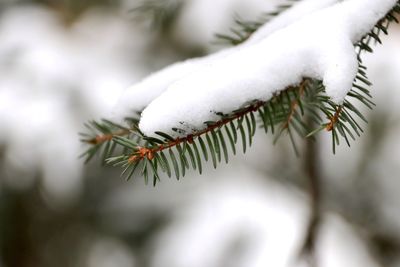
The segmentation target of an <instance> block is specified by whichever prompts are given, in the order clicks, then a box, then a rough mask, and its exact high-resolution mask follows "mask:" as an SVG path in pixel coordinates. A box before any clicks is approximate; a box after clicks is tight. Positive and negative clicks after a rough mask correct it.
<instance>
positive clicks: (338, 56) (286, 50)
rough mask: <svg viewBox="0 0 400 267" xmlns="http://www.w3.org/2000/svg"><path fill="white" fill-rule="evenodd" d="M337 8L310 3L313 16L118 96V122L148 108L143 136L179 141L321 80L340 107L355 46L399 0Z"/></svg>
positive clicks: (354, 66) (353, 68) (363, 0)
mask: <svg viewBox="0 0 400 267" xmlns="http://www.w3.org/2000/svg"><path fill="white" fill-rule="evenodd" d="M303 2H305V3H307V2H308V1H303ZM311 2H314V3H315V5H317V6H321V5H322V6H323V7H324V5H323V4H321V2H325V3H330V2H332V1H320V0H319V1H311ZM317 2H318V4H317ZM334 2H337V3H335V4H332V5H331V6H329V7H325V8H322V9H320V10H318V11H316V12H312V11H314V10H313V9H312V7H313V5H309V4H308V5H309V8H310V9H311V14H307V13H308V12H304V10H303V9H301V8H299V10H302V11H303V14H302V15H304V16H303V17H301V18H300V19H298V20H295V21H293V22H291V23H285V22H286V21H284V22H283V23H282V24H281V25H282V26H283V27H280V28H277V29H275V30H274V31H272V32H269V31H265V30H264V29H263V28H260V29H259V30H258V32H260V34H258V32H256V33H255V36H256V37H257V38H256V40H255V41H253V40H252V39H250V40H248V41H247V42H249V44H247V43H244V44H243V45H241V46H238V47H235V48H231V49H228V50H226V51H222V52H219V53H217V54H215V55H211V56H208V57H205V58H204V59H201V58H200V59H194V60H189V61H185V62H182V63H176V64H174V65H172V66H171V67H168V68H166V69H164V70H162V71H161V72H159V73H156V74H153V75H151V76H150V77H149V78H147V79H145V80H144V81H143V82H141V83H139V84H138V85H136V86H133V87H131V88H129V89H128V90H127V92H126V93H125V94H124V95H122V96H121V101H120V102H119V103H118V104H117V114H116V116H117V117H120V118H121V117H124V116H127V115H129V114H126V113H124V112H126V111H129V110H141V109H142V108H144V110H143V112H142V117H141V120H140V123H139V127H140V129H141V130H142V132H143V133H144V134H145V135H148V136H154V133H155V132H156V131H161V132H165V133H168V134H170V135H172V136H176V135H177V132H176V131H173V130H172V129H173V128H176V127H179V128H181V129H183V130H184V132H185V134H187V133H191V132H196V131H199V130H202V129H204V128H205V127H206V124H204V122H206V121H217V120H218V119H219V115H218V114H220V113H223V114H229V113H230V112H232V111H234V110H237V109H240V108H241V107H243V106H245V105H246V104H248V103H250V102H252V101H254V100H261V101H268V100H269V99H271V97H272V96H273V95H274V94H277V93H279V92H280V91H282V90H284V89H286V88H288V87H289V86H293V85H298V84H299V83H300V82H301V81H302V79H303V78H313V79H317V80H322V81H323V84H324V86H325V89H326V93H327V95H328V96H329V97H330V98H331V99H332V101H334V102H335V103H337V104H340V103H342V102H343V100H344V97H345V96H346V95H347V93H348V92H349V91H350V89H351V88H352V84H353V81H354V79H355V77H356V74H357V70H358V61H357V55H356V52H355V49H354V44H355V43H357V42H358V41H360V39H361V38H362V37H363V36H364V35H366V34H367V33H368V32H369V31H370V30H371V29H372V28H373V26H374V25H375V24H376V23H377V22H378V21H379V20H380V19H381V18H383V17H384V16H385V15H386V13H387V12H389V11H390V9H391V8H393V6H394V5H395V4H396V2H397V1H396V0H347V1H334ZM304 13H306V14H304ZM290 19H291V18H290V17H289V18H288V20H290ZM286 24H288V25H286ZM264 27H265V28H268V24H266V25H265V26H264ZM264 31H265V32H264ZM260 35H264V36H260ZM118 112H119V113H120V114H118Z"/></svg>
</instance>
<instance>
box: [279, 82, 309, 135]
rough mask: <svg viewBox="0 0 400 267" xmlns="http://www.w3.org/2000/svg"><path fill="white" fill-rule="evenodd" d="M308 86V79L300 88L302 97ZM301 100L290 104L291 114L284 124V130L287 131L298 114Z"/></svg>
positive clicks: (295, 100)
mask: <svg viewBox="0 0 400 267" xmlns="http://www.w3.org/2000/svg"><path fill="white" fill-rule="evenodd" d="M306 85H307V79H304V80H303V81H302V82H301V84H300V86H299V94H300V97H301V96H302V95H303V94H304V91H305V88H306ZM299 105H300V104H299V100H298V99H297V98H295V99H294V100H293V101H292V102H291V104H290V112H289V116H288V118H287V120H286V122H285V123H284V124H283V126H282V129H287V128H288V127H289V124H290V122H291V121H292V120H293V116H294V114H295V112H296V109H297V107H298V106H299Z"/></svg>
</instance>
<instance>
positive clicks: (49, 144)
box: [0, 5, 146, 200]
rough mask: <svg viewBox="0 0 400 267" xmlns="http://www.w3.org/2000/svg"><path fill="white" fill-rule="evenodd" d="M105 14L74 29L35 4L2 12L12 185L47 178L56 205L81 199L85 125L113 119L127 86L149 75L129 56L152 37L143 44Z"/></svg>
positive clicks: (1, 79)
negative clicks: (78, 196) (109, 116)
mask: <svg viewBox="0 0 400 267" xmlns="http://www.w3.org/2000/svg"><path fill="white" fill-rule="evenodd" d="M98 12H99V11H95V10H93V11H89V12H88V13H86V14H85V15H84V16H82V17H81V18H80V19H79V21H76V22H75V23H74V24H73V25H70V26H68V27H67V26H65V25H64V24H63V23H62V21H61V19H60V18H59V16H58V15H57V14H56V13H54V12H52V11H51V10H48V9H46V8H43V7H38V6H34V5H25V6H24V5H22V6H19V7H14V8H9V9H6V10H4V12H3V13H2V16H1V18H0V39H1V42H0V146H1V147H3V148H4V151H3V153H4V159H5V164H4V169H3V170H4V171H5V172H6V173H7V174H8V175H6V177H5V179H4V182H6V183H7V184H8V185H12V186H14V187H18V188H24V187H26V186H29V185H30V184H31V183H32V181H33V179H34V178H35V176H36V175H37V173H40V174H42V176H41V177H42V186H43V192H45V193H46V194H47V196H48V197H49V199H53V198H57V199H60V200H68V199H73V196H76V194H77V193H78V192H79V189H80V187H81V176H82V171H83V163H82V160H81V159H79V155H80V154H81V153H82V146H81V144H80V142H79V136H78V134H77V133H78V132H80V131H82V124H83V122H85V121H86V120H88V119H90V118H93V117H103V116H106V114H109V113H110V112H111V108H112V106H113V105H114V104H115V102H116V100H117V99H118V96H119V95H120V93H121V88H124V87H125V86H127V85H128V84H129V83H131V81H132V80H135V79H137V77H134V75H133V74H134V73H141V72H143V71H142V70H141V69H140V71H136V70H133V68H132V63H133V62H134V60H135V58H134V57H132V58H129V57H127V56H126V55H127V54H129V53H130V51H131V50H132V49H133V48H134V49H139V48H140V47H141V46H142V44H141V42H144V41H142V40H145V39H146V38H144V37H143V38H135V37H134V36H135V30H134V28H133V30H132V26H131V24H130V22H129V21H127V20H124V18H123V17H122V16H113V15H112V14H110V13H108V15H107V14H102V13H101V14H99V13H98ZM105 32H106V34H104V33H105ZM135 39H137V40H140V41H134V40H135Z"/></svg>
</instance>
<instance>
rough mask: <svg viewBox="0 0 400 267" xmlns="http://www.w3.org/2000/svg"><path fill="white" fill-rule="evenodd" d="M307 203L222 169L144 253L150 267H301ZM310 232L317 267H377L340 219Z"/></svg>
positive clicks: (255, 177)
mask: <svg viewBox="0 0 400 267" xmlns="http://www.w3.org/2000/svg"><path fill="white" fill-rule="evenodd" d="M308 207H309V204H308V201H307V198H306V197H304V195H302V194H300V193H299V192H298V191H297V190H294V189H293V190H290V189H289V188H288V187H285V186H283V185H281V184H278V183H276V182H273V181H272V180H269V179H265V177H264V176H263V175H260V174H257V173H256V172H254V171H251V170H249V169H241V170H239V169H235V168H234V169H230V171H226V172H224V173H223V174H222V175H220V176H219V179H218V180H215V181H213V182H212V183H208V186H207V185H205V186H204V187H202V188H201V189H200V191H199V192H198V194H194V195H193V196H192V197H191V199H189V200H187V201H185V202H182V207H181V208H180V209H179V211H178V212H177V213H175V214H174V216H173V217H172V218H171V222H170V224H169V226H167V227H166V228H165V229H164V230H163V231H162V232H161V234H160V235H158V236H157V237H156V239H155V240H154V243H153V246H152V247H151V248H150V250H151V251H154V254H153V255H151V256H152V257H151V258H152V262H151V266H152V267H161V266H174V267H188V266H190V267H202V266H236V267H261V266H274V267H300V266H303V267H306V266H309V265H307V263H305V262H303V261H302V260H301V259H300V258H299V251H300V249H301V247H302V244H303V241H304V235H305V232H306V227H307V222H308V216H309V214H308V213H309V211H308ZM324 218H325V220H324V223H323V224H322V228H321V231H320V233H319V235H318V241H317V242H318V245H317V247H316V248H317V251H316V253H317V258H318V259H317V260H318V262H317V263H318V264H317V265H318V266H321V267H353V266H365V267H367V266H368V267H375V266H377V265H376V263H375V261H374V260H373V259H372V258H371V256H370V255H369V254H368V250H367V248H366V246H365V245H364V244H363V241H362V239H361V238H360V237H359V236H357V234H356V233H355V232H354V231H353V229H352V228H351V226H350V225H349V224H348V223H346V222H345V221H344V220H343V219H342V218H341V217H339V216H337V215H333V214H327V216H325V217H324Z"/></svg>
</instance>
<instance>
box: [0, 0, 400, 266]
mask: <svg viewBox="0 0 400 267" xmlns="http://www.w3.org/2000/svg"><path fill="white" fill-rule="evenodd" d="M281 3H282V0H246V1H244V0H219V1H213V0H143V1H140V0H131V1H128V0H0V267H36V266H40V267H50V266H60V267H64V266H76V267H86V266H87V267H114V266H115V267H136V266H139V267H147V266H148V267H197V266H198V267H205V266H206V267H258V266H260V267H261V266H273V267H280V266H282V267H283V266H310V264H309V263H308V261H305V260H303V259H302V257H299V253H300V251H301V249H302V247H303V244H304V242H305V237H306V233H307V229H308V222H309V218H310V214H311V208H310V206H311V205H310V204H311V199H310V197H309V193H308V192H309V191H310V183H309V177H308V175H309V174H308V172H307V167H305V166H307V160H308V161H309V160H310V157H309V156H305V155H304V154H305V152H302V153H301V154H303V155H301V156H300V157H296V156H295V153H294V152H293V150H292V147H291V145H290V142H288V139H286V138H282V139H281V140H280V142H278V144H276V145H273V144H272V143H273V141H272V138H271V136H265V135H264V134H263V133H261V131H260V132H259V133H257V136H256V139H255V143H254V144H253V147H252V148H251V149H250V150H249V152H248V153H247V154H246V155H239V156H236V157H234V158H232V159H231V161H230V163H229V164H228V165H222V166H220V167H219V168H218V169H217V170H214V169H212V168H211V167H210V166H209V169H207V170H206V171H205V174H203V175H202V176H199V175H198V174H195V173H190V174H189V175H187V176H186V177H185V178H183V179H182V180H180V181H176V180H174V179H168V178H165V177H164V178H163V179H162V182H161V183H159V184H158V185H157V187H155V188H153V187H151V186H146V185H144V183H143V181H142V179H141V178H136V179H133V180H131V181H129V182H126V181H124V180H123V179H122V178H120V176H119V174H120V170H119V169H114V168H110V167H107V166H104V167H103V166H100V164H99V160H97V161H96V160H95V161H94V162H91V163H90V164H88V165H83V161H82V160H80V159H79V158H78V156H79V155H80V153H82V152H83V149H84V147H83V146H82V145H81V144H80V143H79V136H78V132H80V131H82V130H83V127H82V125H83V123H84V122H86V121H87V120H89V119H98V118H102V117H107V116H108V115H109V114H110V112H111V110H112V108H113V105H114V103H115V102H116V100H117V99H118V97H119V95H120V93H121V92H122V90H124V89H125V88H127V87H128V86H130V85H132V84H134V83H135V82H137V81H138V80H140V79H141V78H143V77H145V76H146V75H147V74H149V73H151V72H153V71H156V70H158V69H160V68H162V67H164V66H166V65H168V64H171V63H173V62H176V61H179V60H182V59H185V58H189V57H195V56H201V55H205V54H208V53H211V52H214V51H217V50H219V49H222V48H223V46H221V45H220V44H216V42H215V41H216V38H215V34H216V33H227V32H229V28H230V27H231V26H232V25H233V19H234V17H235V16H237V15H239V16H240V17H241V18H243V19H250V20H251V19H252V20H254V19H255V18H257V17H258V16H259V15H260V14H261V13H262V12H267V11H271V10H274V8H275V7H276V5H278V4H281ZM399 44H400V28H399V27H398V26H397V25H394V26H393V27H392V28H391V30H390V36H389V37H386V38H384V45H383V46H378V47H377V48H376V50H375V53H374V54H372V55H368V56H366V57H365V59H366V60H365V63H366V65H367V66H368V67H369V75H370V77H371V81H372V82H373V83H374V86H373V89H372V94H373V95H374V100H375V102H376V103H377V107H376V108H375V109H374V110H373V111H368V110H365V114H366V115H367V117H368V119H369V124H368V125H365V133H364V134H363V135H362V137H361V138H358V139H357V140H356V141H355V142H353V143H352V147H351V148H348V147H347V146H345V144H342V145H341V146H340V148H339V150H338V151H337V153H336V155H333V154H332V150H331V141H330V136H329V134H327V133H323V134H322V135H320V136H319V139H318V140H317V142H316V145H315V149H314V152H313V155H312V157H311V158H312V160H313V162H314V163H315V170H316V171H317V176H318V178H319V181H320V184H319V186H320V188H321V195H320V196H321V197H320V199H319V200H318V201H319V209H320V211H321V213H320V218H319V219H320V228H319V231H318V235H317V237H316V239H315V244H314V251H313V253H314V258H315V261H314V265H315V266H321V267H325V266H332V267H333V266H338V267H339V266H340V267H345V266H349V267H350V266H351V267H356V266H363V267H368V266H382V267H391V266H393V267H398V266H400V193H399V191H400V142H399V136H400V75H399V73H400V51H399V50H400V45H399ZM308 164H309V162H308Z"/></svg>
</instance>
